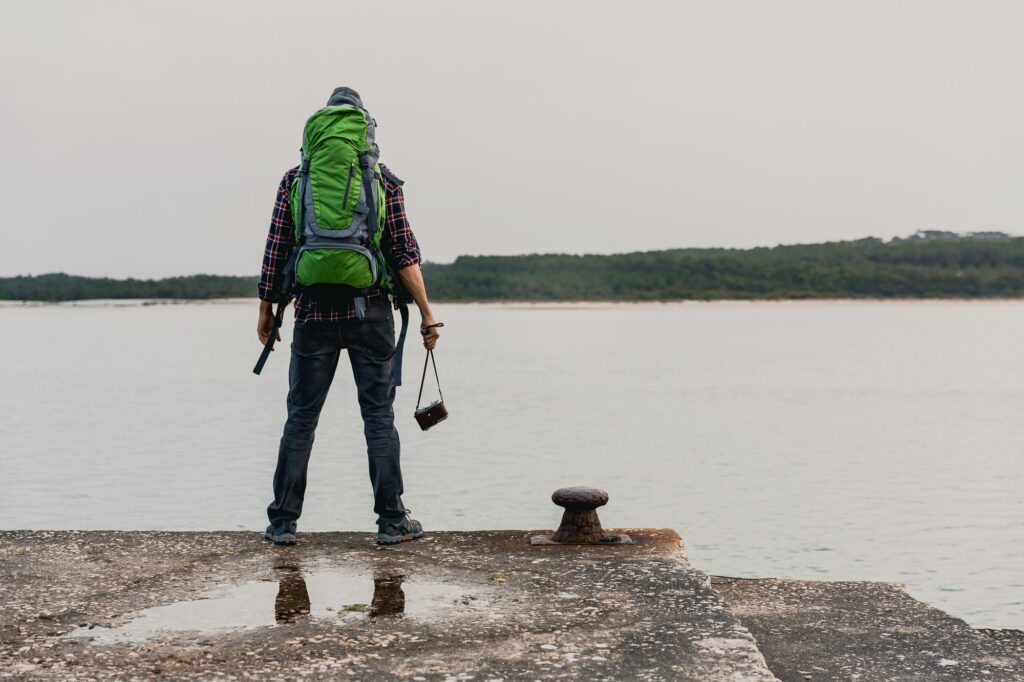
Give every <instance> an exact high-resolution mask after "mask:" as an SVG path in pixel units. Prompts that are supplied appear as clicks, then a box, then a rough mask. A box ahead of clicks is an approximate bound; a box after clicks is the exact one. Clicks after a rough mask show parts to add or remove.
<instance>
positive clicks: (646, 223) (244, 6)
mask: <svg viewBox="0 0 1024 682" xmlns="http://www.w3.org/2000/svg"><path fill="white" fill-rule="evenodd" d="M1022 26H1024V3H1020V2H1018V1H1016V0H1013V1H1006V2H995V1H986V2H973V1H969V0H964V1H962V2H941V1H937V0H921V1H918V2H908V1H903V2H893V1H891V0H883V1H878V2H864V1H856V2H854V1H851V0H844V1H842V2H829V1H826V0H806V1H799V2H797V1H783V0H775V1H772V2H764V1H749V2H728V1H719V0H715V1H713V2H712V1H707V0H705V1H702V2H665V3H641V2H629V3H626V2H621V1H618V2H595V1H594V0H588V1H586V2H550V1H546V2H515V3H500V4H499V3H494V2H479V0H470V1H466V2H395V1H392V2H387V3H369V2H323V3H299V2H281V1H280V0H277V1H275V2H252V1H246V2H214V1H211V0H203V1H202V2H183V1H182V0H174V1H173V2H172V1H170V0H167V1H166V2H162V3H157V2H136V1H134V0H133V1H127V2H44V1H40V0H33V1H32V2H13V1H7V2H2V3H0V67H2V68H0V103H2V104H0V112H2V119H0V123H2V125H0V187H2V190H0V192H2V195H0V200H2V205H3V219H2V223H0V230H2V232H0V234H2V236H3V239H2V246H0V276H3V275H13V274H29V273H32V274H37V273H43V272H52V271H66V272H71V273H76V274H87V275H112V276H119V277H121V276H129V275H131V276H142V277H155V276H165V275H174V274H191V273H198V272H214V273H223V274H253V273H255V272H257V271H258V269H259V263H260V258H261V255H262V251H263V242H264V239H265V234H266V229H267V224H268V221H269V218H270V212H271V208H272V204H273V198H274V190H275V189H276V187H277V184H278V182H279V180H280V177H281V175H282V173H283V172H284V171H285V170H286V169H287V168H288V167H289V166H291V165H294V164H295V162H296V159H297V157H298V147H299V144H300V135H301V130H302V125H303V123H304V121H305V119H306V117H307V116H308V115H309V114H311V113H312V112H313V111H314V110H316V109H317V108H318V107H320V106H322V105H323V103H324V101H325V100H326V97H327V96H328V94H329V93H330V92H331V90H332V88H333V87H335V86H337V85H349V86H352V87H354V88H356V89H358V90H359V91H360V92H361V93H362V95H363V99H364V102H365V103H366V105H367V107H368V108H369V109H370V111H371V113H372V114H373V115H374V116H375V118H376V119H377V121H378V123H379V124H380V128H379V131H378V141H379V143H380V146H381V152H382V161H384V162H385V163H387V164H388V166H389V167H390V168H391V169H392V170H394V171H395V172H396V173H397V174H398V175H400V176H401V177H403V178H404V179H405V180H406V187H405V189H406V199H407V204H408V209H409V211H410V217H411V221H412V225H413V228H414V230H415V231H416V233H417V235H418V237H419V239H420V242H421V245H422V247H423V251H424V255H425V257H426V258H427V259H428V260H433V261H450V260H452V259H454V258H455V257H456V256H458V255H460V254H516V253H537V252H571V253H613V252H623V251H635V250H646V249H661V248H672V247H684V246H737V247H749V246H755V245H775V244H778V243H789V242H815V241H824V240H835V239H846V238H858V237H863V236H868V235H874V236H879V237H890V236H893V235H904V234H908V233H911V232H913V231H914V230H917V229H949V230H987V229H996V230H1005V231H1010V232H1024V229H1022V225H1024V201H1022V196H1021V189H1022V178H1024V125H1022V121H1024V88H1022V87H1021V76H1022V73H1021V67H1022V66H1024V41H1022V40H1021V27H1022Z"/></svg>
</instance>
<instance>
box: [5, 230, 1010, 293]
mask: <svg viewBox="0 0 1024 682" xmlns="http://www.w3.org/2000/svg"><path fill="white" fill-rule="evenodd" d="M941 234H942V235H945V236H940V237H935V236H934V235H933V233H919V234H918V235H915V236H914V237H911V238H907V239H897V240H892V241H889V242H883V241H882V240H879V239H873V238H871V239H861V240H857V241H845V242H830V243H825V244H806V245H793V246H776V247H773V248H756V249H673V250H667V251H648V252H641V253H628V254H620V255H612V256H598V255H584V256H573V255H529V256H462V257H459V258H458V259H456V260H455V262H454V263H451V264H436V263H427V264H425V265H424V272H425V277H426V279H427V285H428V288H429V291H430V295H431V298H433V299H435V300H438V301H574V300H585V301H609V300H626V301H629V300H638V301H658V300H680V299H697V300H713V299H793V298H897V297H908V298H947V297H952V298H985V297H1021V296H1024V238H1022V237H1015V238H1011V237H1007V236H1006V235H999V234H998V233H982V234H978V235H972V236H968V237H958V238H950V237H949V236H948V235H949V234H952V233H941ZM993 234H995V235H997V236H995V237H993V236H992V235H993ZM954 236H955V235H954ZM256 281H257V278H256V277H219V276H215V275H194V276H191V277H172V278H168V279H159V280H137V279H127V280H115V279H106V278H99V279H96V278H88V277H76V276H71V275H66V274H51V275H39V276H34V277H9V278H0V299H8V300H31V301H65V300H77V299H95V298H111V299H117V298H176V299H205V298H222V297H248V296H254V295H255V294H256Z"/></svg>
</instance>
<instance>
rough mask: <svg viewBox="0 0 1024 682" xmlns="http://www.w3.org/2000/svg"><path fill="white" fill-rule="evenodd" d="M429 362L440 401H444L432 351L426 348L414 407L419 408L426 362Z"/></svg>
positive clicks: (424, 379) (425, 377)
mask: <svg viewBox="0 0 1024 682" xmlns="http://www.w3.org/2000/svg"><path fill="white" fill-rule="evenodd" d="M428 362H430V363H432V364H433V365H434V379H435V380H437V394H438V395H439V396H441V402H444V393H441V379H440V378H439V377H438V376H437V362H436V361H435V360H434V351H432V350H428V351H427V357H426V358H425V359H424V360H423V376H422V377H420V394H419V395H418V396H416V409H417V410H418V409H420V400H422V399H423V384H424V383H425V382H426V380H427V363H428Z"/></svg>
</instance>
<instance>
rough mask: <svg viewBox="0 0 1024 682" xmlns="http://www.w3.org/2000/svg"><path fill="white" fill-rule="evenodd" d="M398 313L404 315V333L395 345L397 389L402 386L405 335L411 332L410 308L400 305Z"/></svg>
mask: <svg viewBox="0 0 1024 682" xmlns="http://www.w3.org/2000/svg"><path fill="white" fill-rule="evenodd" d="M398 312H399V313H401V314H402V332H401V333H400V334H399V335H398V343H396V344H395V369H394V377H393V378H392V380H391V383H392V384H394V385H395V386H396V387H398V386H401V385H402V348H403V347H404V346H405V334H406V332H408V331H409V306H407V305H405V304H404V303H402V304H399V306H398ZM421 390H422V389H421Z"/></svg>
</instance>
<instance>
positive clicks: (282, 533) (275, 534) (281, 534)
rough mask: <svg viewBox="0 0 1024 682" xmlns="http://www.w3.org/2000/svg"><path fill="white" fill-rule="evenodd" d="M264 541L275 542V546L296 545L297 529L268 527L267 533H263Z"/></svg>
mask: <svg viewBox="0 0 1024 682" xmlns="http://www.w3.org/2000/svg"><path fill="white" fill-rule="evenodd" d="M263 539H264V540H268V541H270V542H273V543H274V544H275V545H294V544H295V529H288V528H284V529H281V528H274V527H273V526H267V530H266V532H265V533H263Z"/></svg>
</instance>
